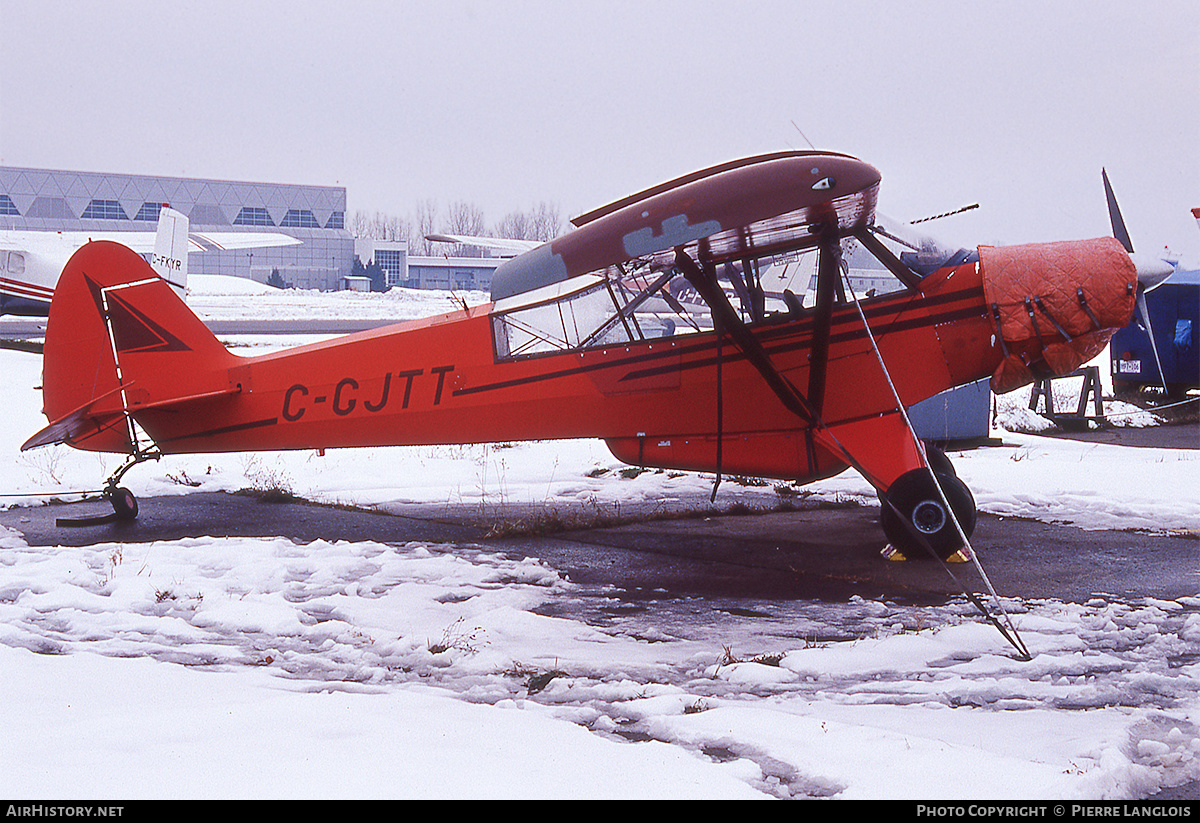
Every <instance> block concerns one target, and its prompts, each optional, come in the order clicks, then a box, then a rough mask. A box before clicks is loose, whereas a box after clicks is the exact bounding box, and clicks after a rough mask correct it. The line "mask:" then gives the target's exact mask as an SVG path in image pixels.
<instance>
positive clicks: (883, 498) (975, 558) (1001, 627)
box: [846, 277, 1033, 662]
mask: <svg viewBox="0 0 1200 823" xmlns="http://www.w3.org/2000/svg"><path fill="white" fill-rule="evenodd" d="M846 287H847V288H848V289H849V290H850V298H851V300H852V302H853V303H854V306H855V308H856V309H857V310H858V316H859V319H860V320H861V321H862V326H863V330H864V331H866V333H867V339H868V340H869V341H870V342H871V349H872V351H874V352H875V359H876V360H878V361H879V368H880V369H881V370H882V371H883V376H884V377H885V378H886V379H887V384H888V387H889V388H890V389H891V390H892V397H893V398H895V400H896V408H897V410H899V412H900V416H901V417H902V418H903V420H904V425H905V427H906V428H907V429H908V433H909V434H910V435H911V436H912V438H913V442H915V443H916V445H917V447H918V448H923V446H922V444H921V439H920V437H918V436H917V431H916V429H914V428H913V425H912V421H911V420H910V419H909V417H908V412H907V411H906V410H905V408H904V404H903V403H902V402H901V401H900V393H899V392H897V391H896V384H895V383H893V382H892V375H891V372H889V371H888V367H887V363H886V362H885V361H884V359H883V354H881V353H880V351H879V346H878V345H877V344H876V342H875V335H874V333H873V332H872V331H871V325H870V324H869V323H868V322H867V316H866V314H864V313H863V310H862V306H861V305H860V304H859V302H858V298H857V296H856V295H855V294H854V286H853V285H852V284H851V283H850V278H849V277H847V278H846ZM926 471H928V473H929V476H930V478H931V479H932V480H933V488H934V489H935V490H936V491H937V494H938V497H939V498H940V500H941V503H942V505H943V506H945V511H946V513H947V515H948V516H949V518H950V521H951V522H952V523H953V524H954V528H955V530H956V531H957V532H958V536H959V538H960V539H961V540H962V544H963V547H964V548H965V549H966V555H967V556H968V557H969V558H970V559H971V562H972V563H974V565H975V570H976V571H978V572H979V576H980V577H981V578H982V579H983V582H984V584H985V585H986V586H987V589H988V592H989V593H990V594H991V596H992V601H993V602H994V603H995V604H996V607H997V609H998V610H999V612H1000V615H1001V617H1003V619H1004V622H1003V623H1001V621H1000V619H999V618H997V617H996V615H994V614H992V612H991V611H989V610H988V609H987V607H986V606H985V605H984V604H983V601H982V600H980V598H979V597H978V596H977V595H976V594H975V593H974V592H972V591H971V590H970V589H969V588H967V587H966V586H965V585H963V583H962V582H961V581H960V580H959V579H958V577H957V576H956V575H955V574H954V572H952V571H951V570H950V567H949V566H948V565H947V564H946V561H945V560H944V559H942V557H941V556H940V555H938V553H937V552H936V551H935V550H934V548H933V546H932V545H931V544H930V543H929V541H928V540H927V539H926V538H925V536H924V535H923V534H921V533H920V530H919V529H917V528H916V527H915V526H914V525H913V524H912V523H911V522H909V520H908V518H904V517H902V515H901V512H900V511H898V510H897V509H896V507H895V506H894V505H893V504H892V502H891V501H890V499H889V497H888V496H887V495H880V504H881V505H883V506H889V507H891V509H892V511H893V512H895V514H896V515H897V516H898V517H900V519H901V520H902V522H903V523H904V525H905V527H906V528H907V529H908V531H909V532H910V533H911V534H912V536H913V537H914V538H916V539H917V540H918V541H919V542H920V543H922V544H924V546H925V548H926V549H927V550H928V551H929V553H930V554H931V555H932V556H933V557H934V558H935V559H937V560H938V561H940V562H941V564H942V568H943V569H945V570H946V573H947V574H948V575H950V578H951V579H952V580H953V581H954V582H955V583H958V585H959V588H960V589H962V592H963V594H964V595H966V597H967V599H969V600H970V601H971V602H972V603H973V604H974V605H975V608H977V609H979V611H980V613H981V614H983V616H984V617H985V618H986V619H987V621H988V622H989V623H991V624H992V625H993V626H994V627H995V628H996V629H997V630H998V631H999V632H1000V634H1001V636H1003V637H1004V639H1005V640H1007V641H1008V642H1009V645H1011V646H1012V647H1013V648H1014V649H1016V650H1017V652H1018V654H1020V655H1021V657H1022V658H1023V659H1024V660H1025V661H1026V662H1028V661H1030V660H1032V659H1033V656H1032V655H1031V654H1030V653H1029V648H1028V647H1027V646H1026V645H1025V642H1024V641H1023V640H1022V639H1021V635H1020V634H1019V633H1018V632H1017V627H1016V626H1014V625H1013V622H1012V618H1011V617H1009V614H1008V612H1007V611H1006V610H1005V608H1004V604H1003V603H1002V602H1001V601H1000V596H999V595H998V594H996V589H995V587H993V586H992V581H991V580H990V579H988V576H987V572H985V571H984V570H983V565H982V564H981V563H980V562H979V555H978V553H977V552H976V551H975V550H974V549H973V548H972V547H971V541H970V539H969V538H968V536H967V533H966V530H964V529H963V526H962V523H960V522H959V519H958V515H957V514H955V512H954V507H953V506H952V505H951V503H950V500H949V497H948V495H947V494H946V490H945V489H944V488H943V487H942V481H941V480H939V479H938V474H937V472H936V471H934V469H933V467H932V466H927V467H926ZM1006 626H1007V628H1005V627H1006Z"/></svg>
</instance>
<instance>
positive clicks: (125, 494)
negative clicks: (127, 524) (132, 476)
mask: <svg viewBox="0 0 1200 823" xmlns="http://www.w3.org/2000/svg"><path fill="white" fill-rule="evenodd" d="M108 500H109V502H110V503H112V507H113V513H114V514H115V515H116V516H117V519H118V520H136V519H137V516H138V502H137V498H136V497H134V496H133V492H131V491H129V489H126V488H124V487H123V486H116V487H114V488H113V489H112V490H111V491H110V492H109V495H108Z"/></svg>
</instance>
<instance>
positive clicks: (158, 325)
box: [23, 241, 235, 452]
mask: <svg viewBox="0 0 1200 823" xmlns="http://www.w3.org/2000/svg"><path fill="white" fill-rule="evenodd" d="M234 359H235V358H234V356H233V355H231V354H230V353H229V352H228V350H226V348H225V347H224V346H223V345H221V343H220V341H218V340H217V338H216V337H215V336H214V335H213V334H212V332H211V331H209V329H208V327H207V326H205V325H204V324H203V323H202V322H201V321H200V319H199V318H198V317H196V315H195V314H193V313H192V311H191V310H190V309H188V307H187V306H186V305H185V304H184V302H183V301H182V300H181V299H180V298H179V297H178V295H176V294H175V292H174V291H173V290H172V289H171V287H170V285H168V283H167V282H166V281H165V280H163V279H162V278H160V277H158V276H157V275H156V274H155V272H154V270H153V269H151V267H150V266H149V264H147V263H146V261H145V260H143V259H142V257H141V256H140V255H139V254H137V253H136V252H134V251H132V250H131V249H129V248H128V247H126V246H123V245H121V244H119V243H114V242H109V241H96V242H92V243H88V244H87V245H85V246H83V247H82V248H81V249H79V250H78V251H77V252H76V253H75V254H74V255H73V256H72V257H71V259H70V260H69V261H68V262H67V265H66V266H65V267H64V268H63V273H62V276H61V277H60V278H59V281H58V285H57V286H56V287H55V291H54V299H53V301H52V302H51V304H50V316H49V319H48V321H47V324H46V344H45V350H44V354H43V360H42V402H43V409H42V410H43V413H44V414H45V415H46V417H47V418H48V419H49V421H50V426H49V427H48V428H47V429H46V430H44V431H43V432H42V433H39V435H35V437H34V438H31V439H30V441H29V442H28V443H27V444H26V445H25V446H24V447H23V448H31V447H32V446H36V445H43V444H45V443H50V442H66V443H69V444H70V445H72V446H76V447H78V448H83V449H88V450H91V451H116V452H127V451H130V450H131V449H132V447H133V444H132V443H131V440H130V432H129V426H128V425H127V421H126V414H125V413H126V411H127V410H129V411H132V412H134V413H135V414H136V410H137V409H138V408H147V407H153V406H156V405H162V404H163V403H166V402H170V401H171V399H172V398H179V397H186V396H188V395H192V394H195V393H197V392H211V391H223V390H224V389H225V387H226V384H227V378H226V372H227V369H228V366H229V365H230V364H231V361H232V360H234ZM56 426H57V430H55V429H56ZM51 430H55V431H51ZM35 441H37V442H35Z"/></svg>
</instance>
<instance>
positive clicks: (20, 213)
mask: <svg viewBox="0 0 1200 823" xmlns="http://www.w3.org/2000/svg"><path fill="white" fill-rule="evenodd" d="M164 204H165V205H169V206H170V207H171V208H173V209H175V210H176V211H178V212H181V213H183V214H186V215H187V216H188V220H189V222H190V230H191V232H192V233H193V234H194V235H195V234H199V235H203V234H204V232H205V231H210V232H217V231H220V232H230V231H249V232H264V231H265V232H278V233H281V234H286V235H290V236H292V237H295V238H296V239H297V240H300V241H301V243H300V245H294V246H281V247H275V248H257V249H246V250H238V251H231V250H221V249H219V248H216V247H212V248H211V249H210V250H208V251H205V252H204V253H193V254H191V255H189V257H188V271H189V272H190V273H192V274H225V275H231V276H235V277H248V278H251V279H253V280H257V281H258V282H260V283H265V282H267V280H268V279H269V278H270V277H271V275H272V273H274V272H278V273H279V277H280V278H281V279H282V281H283V282H284V283H286V284H288V285H291V286H295V287H296V288H301V289H322V290H325V291H334V290H340V289H345V288H351V287H359V288H360V287H361V282H360V281H358V280H356V279H354V277H353V275H354V258H355V256H357V257H358V258H359V260H360V261H361V262H362V264H363V265H364V266H365V265H368V264H370V263H372V262H374V263H377V264H378V265H379V266H380V267H381V268H382V269H383V270H384V272H385V274H386V282H387V285H388V286H402V287H407V288H416V289H478V290H482V291H487V290H488V289H489V288H490V287H491V280H492V277H491V275H492V271H493V270H494V269H495V268H496V266H498V265H499V264H500V263H501V262H503V261H502V260H501V259H499V258H486V257H485V258H477V257H476V258H468V257H463V258H460V257H447V256H436V257H413V256H410V255H409V253H408V245H407V243H406V242H405V241H402V240H401V241H375V240H369V239H358V240H355V239H354V238H353V237H351V235H350V232H349V231H347V230H346V189H345V188H344V187H339V186H303V185H293V184H284V183H247V182H238V181H233V180H203V179H195V178H186V177H153V176H148V175H138V174H112V173H107V172H78V171H60V170H53V169H32V168H20V167H14V166H0V229H22V230H39V231H88V230H92V231H105V232H109V231H140V232H153V231H154V229H155V224H156V222H157V220H158V213H159V210H160V209H161V208H162V206H163V205H164Z"/></svg>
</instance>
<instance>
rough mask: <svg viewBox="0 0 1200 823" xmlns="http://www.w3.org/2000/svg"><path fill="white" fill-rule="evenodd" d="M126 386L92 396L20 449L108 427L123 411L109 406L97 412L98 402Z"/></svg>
mask: <svg viewBox="0 0 1200 823" xmlns="http://www.w3.org/2000/svg"><path fill="white" fill-rule="evenodd" d="M126 388H128V387H127V386H118V387H117V388H115V389H112V390H110V391H107V392H105V393H104V394H102V395H100V396H98V397H93V398H92V399H90V400H88V402H86V403H84V404H83V405H82V406H80V407H79V408H76V409H73V410H71V411H69V412H67V413H66V414H64V415H63V416H62V417H60V418H58V419H57V420H54V421H53V422H51V423H50V425H49V426H46V427H45V428H44V429H42V430H41V431H39V432H38V433H37V434H35V435H33V437H30V438H29V439H28V440H26V441H25V442H24V443H23V444H21V451H23V452H24V451H29V450H30V449H36V448H37V447H38V446H50V445H53V444H55V443H70V442H75V441H78V440H82V439H84V438H86V437H87V436H89V435H92V434H97V433H99V432H102V431H104V430H105V429H108V428H110V427H111V426H112V425H113V424H114V423H116V422H118V421H120V420H121V418H122V417H124V416H125V415H124V412H122V411H120V410H117V409H111V408H110V409H106V410H105V411H102V412H97V411H95V409H96V407H97V406H98V405H99V404H101V403H102V402H104V401H105V400H108V399H109V398H110V397H113V396H114V395H116V394H118V393H119V392H121V391H122V390H124V389H126Z"/></svg>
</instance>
